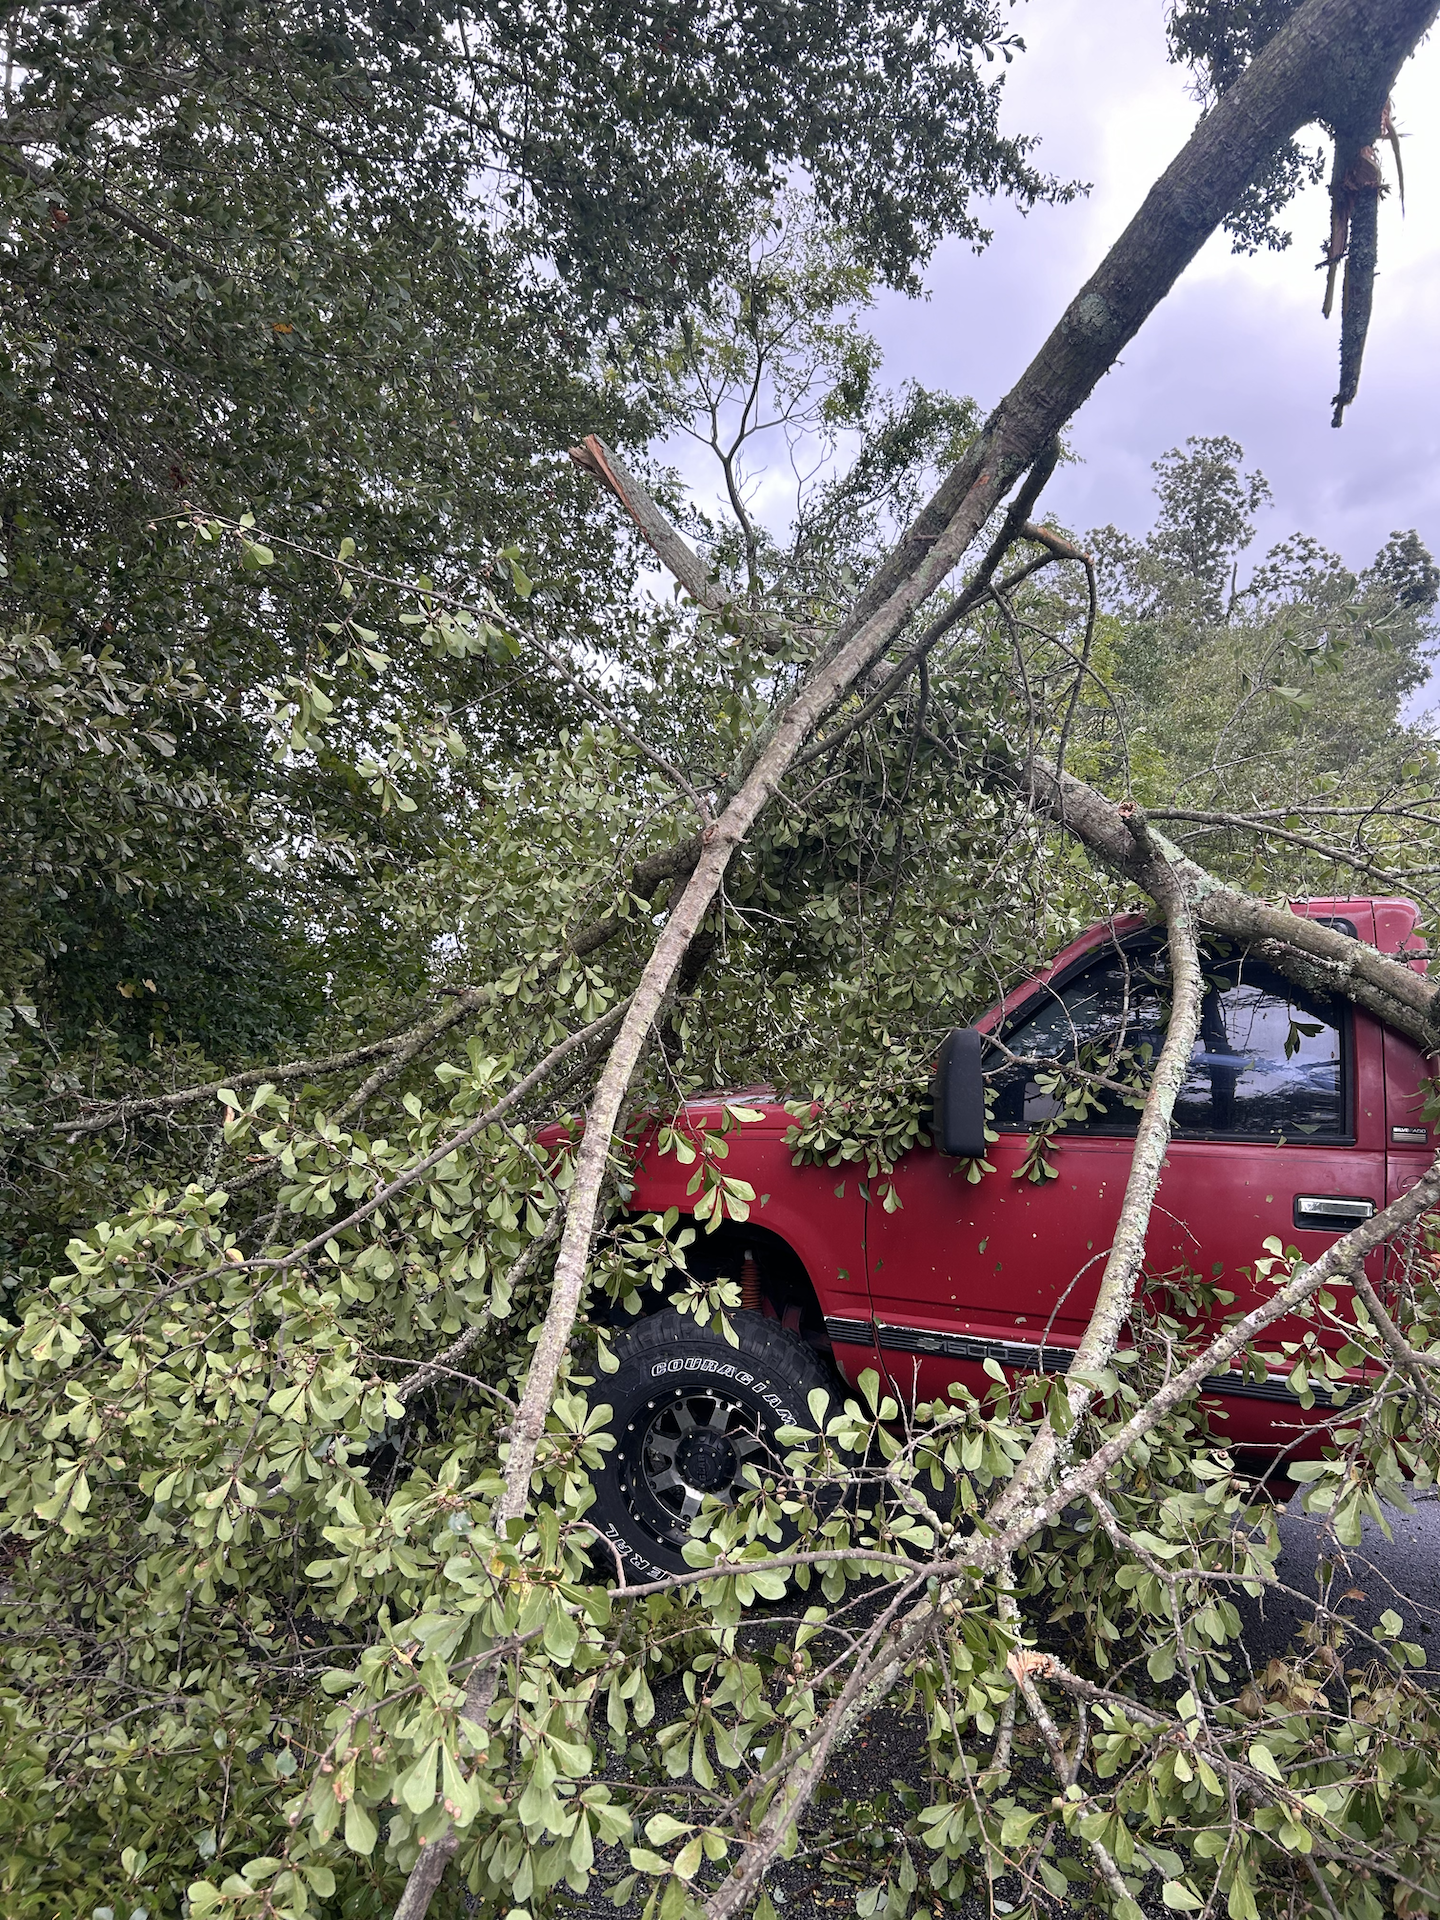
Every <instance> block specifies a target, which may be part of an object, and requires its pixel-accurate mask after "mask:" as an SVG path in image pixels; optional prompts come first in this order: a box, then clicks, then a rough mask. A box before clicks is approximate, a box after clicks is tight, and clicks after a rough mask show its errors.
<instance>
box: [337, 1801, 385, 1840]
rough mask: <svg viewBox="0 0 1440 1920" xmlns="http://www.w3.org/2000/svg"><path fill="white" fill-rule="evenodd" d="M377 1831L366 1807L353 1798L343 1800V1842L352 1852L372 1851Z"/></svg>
mask: <svg viewBox="0 0 1440 1920" xmlns="http://www.w3.org/2000/svg"><path fill="white" fill-rule="evenodd" d="M379 1831H380V1830H379V1828H378V1827H377V1826H376V1824H375V1822H374V1821H373V1820H372V1819H371V1817H370V1813H369V1809H368V1808H366V1807H362V1806H361V1804H360V1802H359V1801H358V1800H355V1799H350V1800H347V1801H346V1802H345V1844H346V1846H347V1847H349V1849H350V1851H351V1852H352V1853H363V1854H370V1853H373V1852H374V1850H375V1842H376V1840H377V1839H378V1837H379Z"/></svg>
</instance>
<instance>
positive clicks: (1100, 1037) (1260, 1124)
mask: <svg viewBox="0 0 1440 1920" xmlns="http://www.w3.org/2000/svg"><path fill="white" fill-rule="evenodd" d="M1206 972H1207V982H1208V984H1207V990H1206V997H1205V1003H1204V1012H1203V1015H1202V1020H1201V1031H1200V1036H1199V1039H1198V1040H1197V1042H1196V1046H1195V1051H1194V1057H1193V1061H1192V1065H1191V1069H1190V1072H1189V1074H1188V1076H1187V1078H1186V1081H1185V1084H1184V1087H1183V1089H1182V1091H1181V1095H1180V1099H1179V1101H1178V1102H1177V1106H1176V1132H1175V1138H1174V1140H1173V1141H1172V1144H1171V1148H1170V1153H1169V1156H1168V1159H1167V1162H1166V1168H1165V1172H1164V1174H1163V1176H1162V1179H1161V1185H1160V1191H1159V1193H1158V1195H1157V1197H1156V1203H1155V1207H1154V1210H1153V1214H1152V1219H1151V1227H1150V1233H1149V1238H1148V1241H1147V1246H1146V1272H1147V1275H1148V1276H1149V1278H1150V1280H1151V1281H1152V1282H1155V1283H1159V1282H1164V1281H1171V1282H1175V1283H1182V1282H1184V1281H1186V1280H1187V1279H1193V1278H1198V1279H1199V1280H1201V1281H1203V1282H1207V1283H1210V1284H1212V1285H1218V1286H1221V1287H1224V1288H1225V1289H1226V1290H1227V1291H1229V1292H1231V1293H1234V1294H1235V1295H1236V1296H1237V1304H1239V1305H1241V1306H1244V1305H1245V1304H1248V1303H1249V1302H1250V1301H1251V1300H1253V1298H1255V1297H1256V1295H1255V1289H1254V1288H1253V1286H1252V1283H1251V1282H1250V1281H1249V1280H1248V1279H1247V1278H1246V1277H1245V1275H1244V1273H1243V1272H1242V1269H1243V1268H1246V1267H1252V1266H1253V1263H1254V1261H1255V1260H1256V1258H1257V1257H1259V1256H1260V1254H1261V1253H1262V1251H1263V1246H1264V1242H1265V1240H1266V1238H1267V1237H1269V1236H1270V1235H1276V1236H1278V1237H1279V1238H1280V1239H1281V1240H1282V1241H1283V1242H1284V1243H1285V1244H1286V1245H1295V1246H1297V1247H1298V1248H1299V1249H1300V1251H1301V1252H1302V1253H1304V1254H1307V1255H1309V1256H1310V1257H1312V1258H1313V1257H1314V1256H1315V1255H1317V1254H1318V1253H1320V1252H1321V1251H1323V1249H1324V1248H1325V1247H1326V1246H1328V1245H1329V1244H1330V1243H1331V1242H1332V1241H1333V1240H1334V1239H1335V1238H1336V1236H1337V1235H1338V1234H1339V1233H1342V1232H1344V1231H1346V1230H1347V1229H1348V1228H1349V1227H1350V1226H1351V1225H1353V1224H1354V1222H1355V1220H1356V1219H1357V1218H1363V1217H1364V1216H1365V1214H1367V1213H1368V1212H1369V1211H1371V1210H1373V1209H1374V1208H1375V1207H1377V1206H1378V1205H1379V1204H1380V1203H1381V1199H1382V1195H1383V1191H1384V1178H1385V1152H1384V1143H1383V1138H1382V1133H1381V1128H1382V1124H1383V1120H1382V1114H1381V1098H1380V1096H1381V1093H1382V1088H1381V1072H1382V1063H1381V1059H1380V1034H1379V1029H1378V1028H1377V1027H1375V1025H1374V1023H1373V1022H1370V1021H1368V1020H1364V1019H1361V1020H1356V1019H1355V1018H1354V1017H1352V1015H1351V1012H1350V1010H1349V1008H1348V1007H1346V1006H1343V1005H1341V1004H1339V1003H1331V1002H1329V1001H1323V1000H1321V999H1319V998H1316V997H1315V996H1312V995H1308V994H1306V993H1304V992H1303V991H1302V990H1301V989H1300V988H1298V987H1296V986H1294V985H1292V984H1291V983H1290V982H1288V981H1286V980H1284V979H1283V978H1282V977H1281V976H1280V975H1278V974H1276V973H1274V972H1272V971H1271V970H1270V969H1268V968H1266V967H1264V966H1262V965H1260V964H1258V963H1256V962H1254V961H1252V960H1250V959H1249V958H1247V957H1245V956H1242V955H1238V954H1234V953H1226V952H1225V951H1224V950H1221V949H1217V950H1215V951H1213V952H1211V953H1210V954H1208V955H1207V961H1206ZM1167 984H1168V983H1167V979H1166V973H1165V965H1164V956H1163V951H1162V950H1161V949H1160V947H1159V944H1158V943H1157V942H1156V941H1155V939H1154V938H1153V936H1149V937H1146V938H1143V939H1141V940H1140V941H1138V942H1135V941H1127V942H1124V943H1122V944H1117V945H1115V946H1112V947H1110V948H1108V949H1102V950H1101V951H1100V952H1099V953H1098V954H1097V955H1096V956H1094V957H1093V958H1089V959H1087V960H1086V961H1085V962H1084V963H1082V964H1081V966H1080V967H1079V969H1078V970H1077V971H1075V972H1073V973H1071V974H1070V975H1069V976H1068V977H1061V978H1060V979H1058V980H1056V981H1054V982H1052V983H1051V984H1050V985H1049V986H1048V987H1046V988H1045V989H1044V990H1043V991H1042V992H1041V993H1040V994H1039V995H1038V996H1037V998H1036V1000H1034V1001H1032V1002H1030V1003H1029V1004H1028V1005H1027V1006H1025V1007H1024V1008H1022V1009H1021V1010H1020V1011H1019V1012H1018V1013H1017V1014H1015V1015H1014V1016H1012V1018H1011V1020H1010V1022H1009V1024H1008V1027H1007V1029H1006V1030H1005V1031H1004V1032H1003V1033H1002V1034H1001V1035H1000V1037H999V1038H1000V1046H999V1047H997V1049H996V1050H995V1055H996V1061H995V1065H994V1067H993V1069H992V1073H991V1080H992V1085H993V1086H994V1089H995V1108H994V1118H995V1123H996V1125H997V1126H998V1128H999V1131H1000V1140H999V1143H998V1145H997V1146H996V1147H995V1148H993V1149H992V1151H991V1153H990V1160H991V1162H992V1164H993V1166H994V1169H995V1171H994V1172H993V1173H991V1174H987V1175H985V1176H984V1177H983V1179H981V1180H980V1181H979V1182H978V1183H976V1184H972V1183H971V1182H970V1181H969V1180H968V1178H967V1173H968V1168H967V1166H966V1165H965V1164H964V1163H961V1162H956V1161H947V1160H945V1159H943V1158H942V1157H941V1156H940V1155H938V1154H936V1153H934V1152H933V1151H930V1150H926V1151H922V1152H916V1153H913V1154H911V1155H909V1156H908V1157H907V1159H906V1160H905V1161H903V1162H902V1163H901V1164H900V1166H899V1167H898V1168H897V1170H896V1177H895V1188H896V1195H897V1196H898V1198H899V1200H900V1202H901V1205H900V1208H899V1210H898V1211H895V1212H891V1213H886V1212H884V1211H883V1209H882V1207H881V1206H880V1205H878V1204H877V1202H876V1200H875V1199H874V1198H873V1197H872V1201H871V1205H870V1210H869V1224H868V1227H867V1263H868V1271H869V1276H870V1294H871V1302H872V1308H873V1312H874V1315H875V1320H876V1324H877V1329H878V1337H879V1343H880V1348H881V1352H882V1355H883V1356H884V1357H885V1360H886V1364H887V1368H888V1371H889V1373H890V1376H891V1379H892V1381H893V1382H894V1384H895V1385H896V1386H897V1387H898V1388H900V1389H901V1390H902V1391H904V1392H906V1393H907V1395H908V1394H910V1393H912V1392H918V1393H919V1395H920V1396H921V1397H922V1398H933V1397H935V1396H936V1395H938V1394H940V1393H942V1392H943V1391H944V1388H945V1387H946V1385H948V1383H949V1382H950V1381H951V1380H954V1379H957V1378H958V1379H962V1380H964V1381H965V1382H966V1383H967V1384H969V1385H971V1386H977V1385H979V1384H981V1383H982V1382H983V1379H984V1376H983V1373H982V1372H981V1362H983V1360H984V1359H985V1357H986V1356H987V1354H988V1355H990V1356H992V1357H994V1358H997V1359H1000V1360H1001V1361H1002V1363H1005V1362H1008V1361H1013V1362H1015V1363H1016V1364H1025V1365H1027V1366H1030V1367H1034V1366H1035V1365H1037V1364H1042V1365H1045V1366H1047V1367H1048V1368H1049V1369H1050V1370H1056V1371H1058V1370H1060V1369H1062V1368H1063V1367H1064V1365H1066V1364H1067V1359H1068V1356H1067V1355H1066V1353H1065V1351H1064V1350H1065V1349H1066V1348H1073V1346H1074V1345H1075V1343H1076V1341H1077V1340H1078V1338H1079V1336H1080V1334H1081V1332H1082V1331H1083V1329H1084V1326H1085V1324H1086V1322H1087V1320H1088V1318H1089V1315H1090V1312H1091V1309H1092V1308H1093V1306H1094V1303H1095V1297H1096V1291H1097V1289H1098V1286H1099V1281H1100V1276H1101V1273H1102V1271H1103V1268H1104V1264H1105V1258H1106V1256H1107V1254H1108V1253H1109V1250H1110V1243H1111V1239H1112V1237H1113V1233H1114V1228H1115V1222H1116V1220H1117V1218H1118V1215H1119V1211H1120V1206H1121V1202H1122V1199H1123V1196H1124V1191H1125V1183H1126V1179H1127V1176H1128V1173H1129V1166H1130V1153H1131V1148H1132V1144H1133V1140H1134V1132H1135V1126H1136V1122H1137V1118H1138V1110H1137V1107H1136V1105H1135V1104H1133V1103H1132V1102H1131V1101H1130V1100H1127V1098H1126V1096H1125V1094H1124V1092H1123V1091H1121V1090H1120V1089H1122V1088H1123V1086H1124V1083H1125V1081H1126V1080H1127V1078H1128V1077H1130V1076H1132V1075H1134V1074H1136V1073H1137V1071H1138V1072H1139V1073H1140V1074H1141V1075H1144V1076H1145V1077H1148V1068H1149V1066H1150V1065H1152V1064H1153V1060H1154V1056H1155V1054H1156V1053H1157V1052H1158V1050H1159V1047H1160V1044H1161V1040H1162V1037H1163V1030H1164V1009H1165V1002H1166V994H1167ZM1077 1068H1078V1069H1080V1070H1082V1071H1084V1072H1086V1073H1088V1074H1089V1076H1090V1079H1089V1081H1088V1085H1089V1088H1090V1092H1091V1095H1092V1097H1093V1100H1094V1105H1092V1106H1091V1107H1090V1108H1089V1109H1088V1111H1087V1112H1086V1114H1085V1115H1084V1116H1083V1117H1082V1118H1080V1119H1078V1120H1076V1121H1072V1122H1071V1123H1070V1124H1068V1125H1067V1126H1066V1128H1065V1129H1064V1131H1063V1132H1062V1133H1060V1134H1059V1135H1058V1136H1057V1137H1056V1140H1055V1143H1054V1147H1053V1149H1052V1151H1051V1153H1050V1155H1049V1159H1050V1163H1051V1165H1052V1167H1053V1169H1054V1177H1053V1178H1045V1177H1042V1178H1041V1179H1039V1180H1032V1179H1030V1178H1028V1177H1026V1162H1027V1156H1029V1155H1030V1154H1031V1148H1032V1139H1033V1131H1034V1129H1035V1128H1036V1127H1038V1126H1039V1125H1040V1124H1041V1123H1043V1122H1044V1121H1045V1120H1047V1119H1049V1118H1051V1117H1053V1116H1054V1115H1055V1114H1056V1113H1057V1111H1058V1109H1059V1105H1060V1101H1059V1097H1058V1095H1059V1093H1060V1090H1061V1084H1062V1083H1064V1082H1068V1083H1069V1084H1075V1081H1074V1074H1075V1071H1076V1069H1077ZM1057 1075H1059V1076H1062V1080H1061V1081H1057ZM1032 1170H1033V1169H1032ZM1037 1346H1038V1347H1040V1348H1041V1349H1042V1350H1043V1351H1042V1354H1041V1355H1040V1356H1039V1357H1038V1358H1037V1355H1036V1352H1035V1349H1036V1347H1037ZM1264 1397H1265V1396H1264V1394H1263V1393H1260V1394H1258V1396H1257V1404H1256V1406H1255V1408H1254V1412H1255V1415H1256V1420H1255V1421H1249V1420H1247V1419H1246V1418H1245V1417H1244V1415H1245V1411H1246V1409H1241V1412H1240V1414H1239V1415H1237V1414H1236V1413H1235V1412H1234V1411H1233V1410H1232V1417H1231V1424H1230V1431H1229V1434H1228V1437H1230V1438H1232V1439H1233V1440H1234V1441H1236V1442H1237V1443H1242V1444H1243V1443H1244V1442H1245V1441H1246V1440H1247V1439H1255V1440H1258V1439H1259V1437H1260V1433H1261V1432H1262V1431H1263V1432H1264V1433H1265V1436H1266V1437H1267V1438H1269V1439H1271V1442H1272V1444H1273V1435H1272V1434H1271V1432H1270V1429H1271V1425H1272V1422H1273V1419H1274V1416H1275V1413H1276V1411H1277V1409H1276V1408H1267V1407H1265V1406H1264V1405H1263V1400H1264ZM1270 1397H1272V1398H1279V1399H1285V1398H1287V1396H1285V1395H1284V1394H1283V1393H1281V1392H1280V1390H1279V1389H1278V1387H1277V1388H1276V1390H1275V1393H1274V1394H1273V1395H1271V1396H1270ZM1252 1425H1253V1426H1255V1427H1256V1432H1255V1433H1253V1434H1252V1433H1250V1432H1249V1431H1248V1429H1249V1427H1250V1426H1252ZM1242 1429H1245V1430H1243V1431H1242Z"/></svg>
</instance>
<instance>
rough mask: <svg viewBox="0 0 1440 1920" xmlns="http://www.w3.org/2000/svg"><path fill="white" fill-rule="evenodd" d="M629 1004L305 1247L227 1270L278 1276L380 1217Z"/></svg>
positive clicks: (558, 1049)
mask: <svg viewBox="0 0 1440 1920" xmlns="http://www.w3.org/2000/svg"><path fill="white" fill-rule="evenodd" d="M629 1004H630V1003H629V1001H625V1000H622V1001H621V1002H620V1004H619V1006H617V1007H612V1008H611V1009H610V1011H609V1012H608V1013H605V1014H602V1015H601V1016H600V1018H599V1019H598V1020H592V1021H591V1022H590V1024H589V1026H588V1027H581V1028H579V1029H578V1031H577V1032H575V1033H572V1034H570V1035H568V1036H567V1038H565V1039H564V1040H562V1041H561V1042H560V1043H559V1045H558V1046H554V1047H552V1048H551V1049H550V1051H549V1053H547V1054H546V1056H545V1058H544V1059H543V1060H541V1061H540V1062H539V1064H538V1065H537V1066H534V1067H532V1068H531V1069H530V1071H529V1073H527V1074H526V1075H525V1077H524V1079H523V1080H517V1081H516V1083H515V1085H514V1086H513V1087H512V1088H511V1089H510V1091H509V1092H508V1093H507V1094H505V1095H504V1096H503V1098H501V1099H499V1100H497V1101H496V1103H495V1105H494V1106H493V1107H490V1108H488V1109H487V1110H486V1111H485V1112H484V1113H482V1114H481V1115H479V1117H478V1118H477V1119H474V1120H471V1121H470V1122H468V1124H467V1125H465V1126H463V1127H461V1129H460V1130H459V1132H458V1133H452V1134H451V1135H450V1136H449V1138H448V1139H445V1140H442V1141H441V1142H440V1145H439V1146H438V1147H435V1148H434V1149H433V1150H432V1151H431V1152H430V1153H427V1154H426V1155H425V1157H424V1159H423V1160H417V1161H416V1162H415V1164H414V1166H413V1167H407V1168H406V1169H405V1171H404V1172H403V1173H401V1174H397V1175H396V1177H395V1179H393V1180H392V1181H391V1182H390V1183H389V1185H388V1186H384V1187H382V1188H381V1189H380V1191H379V1192H378V1193H376V1194H373V1195H372V1196H371V1198H370V1199H368V1200H367V1201H365V1203H364V1205H363V1206H359V1207H356V1208H355V1210H354V1212H353V1213H347V1214H346V1215H345V1217H344V1218H343V1219H342V1220H332V1221H331V1222H330V1224H329V1225H328V1226H326V1227H325V1228H324V1229H323V1230H322V1231H321V1232H320V1233H317V1234H316V1235H315V1236H314V1238H313V1239H310V1240H307V1241H306V1242H305V1244H304V1245H303V1246H299V1247H293V1248H292V1249H291V1250H290V1252H289V1253H284V1254H263V1253H262V1254H256V1255H255V1257H254V1258H253V1259H251V1260H242V1261H239V1262H236V1263H234V1264H233V1265H232V1266H231V1267H230V1269H229V1270H230V1271H231V1272H232V1273H241V1272H245V1271H247V1270H250V1271H253V1270H254V1269H256V1268H260V1267H263V1268H266V1269H268V1270H269V1271H271V1272H277V1273H278V1272H282V1271H283V1270H284V1269H285V1268H287V1267H293V1266H296V1265H298V1264H299V1263H300V1262H301V1261H302V1260H308V1259H309V1258H310V1256H311V1254H312V1253H318V1252H319V1251H320V1249H321V1248H322V1247H323V1246H324V1245H325V1242H326V1241H327V1240H333V1239H334V1237H335V1235H336V1234H337V1233H345V1232H348V1230H349V1229H350V1228H351V1227H357V1226H359V1224H360V1222H361V1221H362V1220H368V1219H369V1218H370V1216H371V1214H372V1213H378V1212H379V1210H380V1208H381V1207H383V1206H385V1205H386V1204H387V1202H389V1201H391V1200H393V1199H394V1198H395V1196H396V1194H398V1193H403V1192H404V1191H405V1189H406V1188H407V1187H413V1186H414V1184H415V1182H416V1181H417V1180H419V1179H420V1178H421V1177H422V1176H423V1175H425V1174H427V1173H429V1172H430V1170H431V1169H432V1168H433V1167H438V1166H439V1165H440V1164H441V1162H442V1161H444V1160H448V1159H449V1158H450V1155H451V1154H452V1153H458V1152H459V1151H460V1149H461V1147H465V1146H468V1145H469V1144H470V1142H471V1141H472V1140H473V1139H474V1138H475V1137H476V1135H477V1134H480V1133H483V1132H484V1131H485V1129H486V1128H487V1127H493V1126H494V1125H495V1124H496V1122H497V1121H499V1120H503V1119H504V1118H505V1116H506V1114H507V1113H510V1112H511V1111H513V1109H514V1108H515V1107H517V1106H518V1105H519V1104H520V1102H521V1101H522V1100H523V1099H524V1098H525V1096H526V1094H527V1093H530V1092H532V1091H533V1090H534V1088H535V1087H537V1086H538V1085H539V1084H540V1082H541V1081H542V1080H544V1079H545V1078H546V1076H547V1075H548V1074H550V1073H553V1072H554V1070H555V1068H556V1067H558V1066H559V1064H560V1062H561V1061H562V1060H565V1059H568V1058H569V1056H570V1055H571V1054H572V1053H574V1052H575V1051H576V1050H577V1049H578V1048H580V1047H583V1046H586V1045H588V1043H589V1042H590V1041H592V1040H593V1039H595V1037H596V1035H597V1034H600V1033H603V1032H604V1031H605V1029H606V1028H607V1027H613V1026H614V1025H616V1023H617V1022H618V1021H619V1020H621V1019H622V1018H623V1016H624V1014H625V1011H626V1009H627V1007H628V1006H629Z"/></svg>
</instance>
